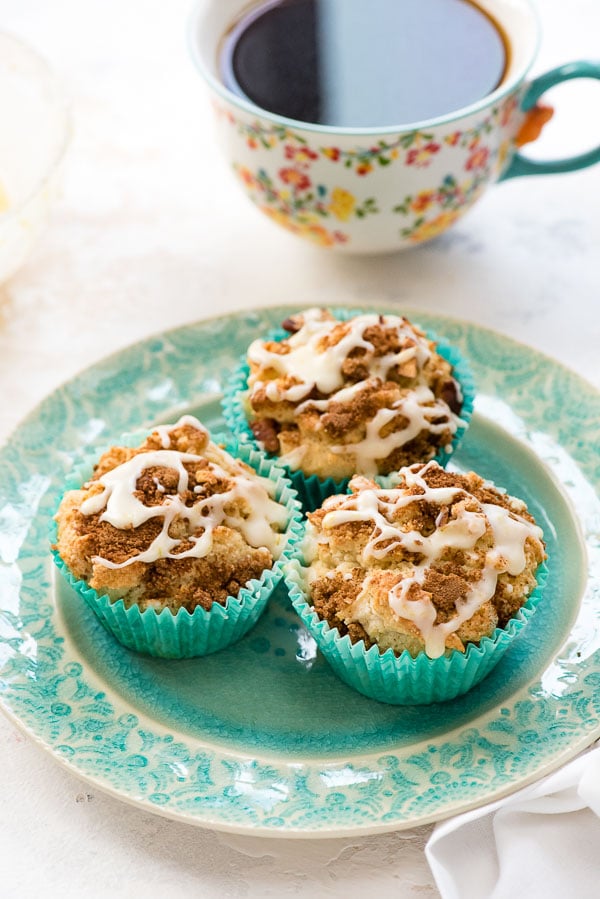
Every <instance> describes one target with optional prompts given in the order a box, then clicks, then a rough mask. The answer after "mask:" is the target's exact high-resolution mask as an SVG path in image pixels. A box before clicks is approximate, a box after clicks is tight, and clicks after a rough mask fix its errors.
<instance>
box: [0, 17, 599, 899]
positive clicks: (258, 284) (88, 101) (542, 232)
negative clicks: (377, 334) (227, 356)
mask: <svg viewBox="0 0 600 899" xmlns="http://www.w3.org/2000/svg"><path fill="white" fill-rule="evenodd" d="M187 12H188V2H187V0H169V2H164V0H161V2H158V0H86V2H85V3H81V2H80V0H54V2H53V3H52V4H42V3H40V2H39V0H0V27H2V28H4V29H6V30H10V31H12V32H14V33H16V34H18V35H19V36H21V37H23V38H25V39H27V40H28V41H29V42H30V43H32V44H33V45H34V46H36V47H37V48H38V49H39V50H40V51H41V52H42V53H43V54H44V55H45V56H46V57H47V58H48V59H49V61H50V62H51V63H52V64H53V65H54V67H55V68H56V69H57V70H58V71H59V73H60V75H61V76H62V78H63V80H64V83H65V86H66V89H67V91H68V93H69V94H70V96H71V97H72V100H73V114H74V120H75V136H74V140H73V144H72V148H71V152H70V154H69V158H68V162H67V167H66V176H65V189H64V194H63V196H62V198H61V200H60V201H59V203H58V205H57V207H56V211H55V214H54V217H53V220H52V223H51V227H50V228H49V230H48V231H47V233H46V234H45V236H44V238H43V239H42V241H41V242H40V243H39V244H38V246H37V247H36V249H35V251H34V254H33V255H32V257H31V258H30V260H29V262H28V264H27V265H26V267H25V268H24V269H23V270H22V271H21V272H20V273H19V274H18V275H17V276H16V277H14V278H13V279H12V280H11V281H10V282H9V283H8V284H6V285H5V286H4V287H0V391H1V394H2V397H3V402H2V404H1V405H0V437H2V438H5V437H6V436H7V435H8V434H9V432H10V431H11V429H12V428H13V427H14V426H15V425H16V424H17V422H18V420H19V419H20V418H22V417H23V416H24V415H25V413H27V411H28V410H29V409H30V408H31V407H32V406H33V405H34V404H35V403H37V402H38V401H39V400H40V399H41V398H42V397H43V396H44V394H46V393H47V392H48V391H49V390H51V389H53V388H54V387H55V386H56V385H58V384H59V383H60V382H61V381H63V380H64V379H65V378H68V377H70V376H71V375H73V374H75V373H76V372H77V371H78V370H79V369H81V368H82V367H84V366H86V365H88V364H90V363H92V362H94V361H95V360H97V359H99V358H101V357H102V356H104V355H105V354H107V353H109V352H111V351H113V350H115V349H118V348H120V347H123V346H125V345H126V344H128V343H130V342H131V341H134V340H137V339H139V338H142V337H144V336H146V335H148V334H150V333H152V332H154V331H159V330H162V329H164V328H168V327H172V326H176V325H179V324H182V323H185V322H186V321H192V320H195V319H198V318H202V317H204V316H207V315H213V314H215V313H219V312H228V311H231V310H235V309H240V308H243V307H250V306H256V305H267V304H275V303H280V302H291V303H293V302H296V301H297V302H298V303H300V302H306V301H310V302H315V303H324V304H325V303H328V302H350V301H365V300H366V301H377V300H381V301H382V302H383V301H385V302H386V303H390V302H392V303H394V302H397V303H398V304H399V305H405V306H409V307H411V308H416V309H420V308H421V309H429V310H434V311H439V312H443V313H446V314H448V315H454V316H457V317H462V318H469V319H473V320H475V321H477V322H479V323H481V324H484V325H487V326H490V327H492V328H496V329H498V330H500V331H503V332H505V333H507V334H509V335H511V336H513V337H516V338H518V339H520V340H522V341H524V342H526V343H529V344H532V345H533V346H535V347H537V348H539V349H541V350H543V351H545V352H546V353H548V354H550V355H552V356H554V357H556V358H558V359H559V360H561V361H562V362H564V363H565V364H567V365H569V366H571V367H572V368H575V369H576V370H577V371H579V372H580V373H581V374H583V375H584V376H586V377H587V378H588V379H589V380H591V381H592V382H593V383H595V384H596V385H598V386H600V361H599V357H598V346H599V345H600V314H599V310H598V292H599V291H598V287H599V281H600V261H599V257H598V247H599V246H600V217H599V216H598V200H599V197H600V166H598V167H597V168H596V169H594V170H590V171H587V172H581V173H576V174H572V175H565V176H560V177H546V178H538V179H529V180H525V179H520V180H518V181H514V182H511V183H508V184H506V185H503V186H501V187H497V188H496V189H494V190H493V191H492V192H491V193H490V194H489V195H488V196H486V197H485V198H484V200H483V201H482V203H481V204H480V205H479V207H478V208H477V209H476V210H475V211H474V212H473V213H472V214H470V215H469V216H468V217H467V218H466V219H465V220H464V222H463V223H461V224H460V225H459V226H458V227H457V228H456V229H455V230H454V231H453V232H452V233H451V234H449V235H447V236H446V237H444V238H442V239H440V240H439V241H438V242H437V243H435V244H432V245H430V246H428V247H425V248H423V249H420V250H418V251H417V250H415V251H412V252H410V253H409V254H404V255H397V256H395V257H386V258H379V259H351V258H348V257H345V258H342V257H335V256H333V255H327V254H326V253H325V252H324V251H320V250H316V249H312V248H311V247H309V246H307V245H306V246H305V245H303V244H302V243H301V242H299V241H297V240H295V239H294V238H292V237H289V236H288V235H286V234H285V233H284V232H281V231H279V230H277V229H275V227H274V226H273V225H272V224H271V223H270V222H268V221H267V220H266V219H263V218H261V217H260V216H259V215H258V214H257V213H256V212H255V211H254V210H253V209H252V208H251V206H250V205H249V204H247V203H246V201H244V200H243V199H242V197H241V196H240V195H239V194H238V188H237V186H236V185H235V184H234V183H233V181H232V180H231V179H230V177H229V174H228V173H227V171H226V169H225V166H224V164H223V163H222V162H221V160H220V159H219V156H218V152H217V150H216V148H215V146H214V143H213V140H212V137H213V135H212V122H211V119H210V114H209V113H210V110H209V105H208V102H207V98H206V96H205V94H204V92H203V89H202V85H201V83H200V79H199V77H198V76H197V75H196V73H195V72H194V70H193V68H192V66H191V63H190V62H189V61H188V58H187V53H186V47H185V38H184V28H185V19H186V15H187ZM541 17H542V21H543V25H544V31H545V38H544V45H543V50H542V53H541V55H540V58H539V60H538V63H537V65H536V72H539V71H542V70H543V69H545V68H549V67H551V66H553V65H557V64H559V63H561V62H565V61H567V60H570V59H574V58H579V57H593V56H594V54H595V53H597V34H598V29H599V28H600V7H598V4H597V3H596V0H572V2H571V3H570V4H568V5H567V4H564V3H562V2H561V0H544V3H543V6H542V10H541ZM599 91H600V86H598V85H586V84H581V83H578V84H577V85H574V86H572V85H569V86H566V87H563V88H560V89H559V90H557V91H556V94H555V97H554V100H555V103H556V105H557V107H558V112H557V115H556V117H555V122H554V123H552V125H551V126H550V127H549V128H548V129H547V132H546V135H545V137H544V139H543V142H542V143H541V145H540V146H539V149H538V148H536V153H538V155H542V154H543V155H559V154H560V153H562V152H564V151H571V152H572V151H576V150H579V149H584V148H588V147H589V146H590V145H592V144H593V143H594V137H595V138H596V140H598V139H600V133H599V129H598V118H597V113H595V112H594V106H595V108H596V109H597V104H598V92H599ZM567 107H568V108H567ZM586 117H587V118H588V119H589V121H587V122H586V121H585V119H586ZM0 758H1V762H0V794H1V796H2V816H1V817H0V859H1V874H0V897H2V899H4V897H12V896H17V895H19V896H21V897H28V896H32V897H33V896H39V895H42V892H43V893H44V895H46V896H48V895H49V896H61V897H65V899H66V897H71V896H73V897H74V896H86V897H87V896H105V895H109V894H111V895H115V896H132V897H134V896H138V895H142V894H143V895H144V896H146V897H149V899H151V897H154V896H168V897H169V899H171V897H179V896H182V897H183V896H202V897H207V899H213V897H215V899H216V897H226V896H227V897H238V896H239V897H246V896H248V897H254V896H256V897H258V896H266V897H281V896H287V895H290V896H292V895H294V896H319V897H325V896H332V897H333V896H336V897H337V896H344V897H345V899H353V897H358V896H362V895H364V893H365V892H366V891H367V890H368V891H371V892H375V891H376V892H377V894H378V896H379V897H380V899H387V897H392V896H393V897H399V896H402V897H417V896H436V895H437V890H436V888H435V886H434V883H433V880H432V877H431V874H430V873H429V870H428V868H427V865H426V862H425V859H424V856H423V851H422V850H423V846H424V844H425V842H426V839H427V837H428V835H429V832H430V828H420V829H418V830H413V831H408V832H404V833H399V834H390V835H387V836H378V837H372V838H365V839H352V840H344V841H342V840H335V841H321V842H318V841H308V842H298V843H294V842H292V841H283V842H281V841H261V840H257V839H248V838H242V837H230V836H223V835H219V834H215V833H212V832H208V831H203V830H199V829H196V828H191V827H186V826H184V825H181V824H178V823H174V822H170V821H167V820H164V819H161V818H159V817H156V816H153V815H149V814H144V813H142V812H139V811H138V810H136V809H133V808H130V807H128V806H125V805H122V804H120V803H118V802H117V801H115V800H113V799H111V798H109V797H107V796H105V795H103V794H101V793H99V792H97V791H95V790H90V789H88V788H86V785H85V784H84V783H82V782H80V781H78V780H76V779H75V778H74V777H72V776H71V775H70V774H68V773H66V772H65V771H63V770H62V769H61V768H59V766H58V765H57V764H56V762H55V761H53V760H52V759H51V758H50V757H46V756H45V755H44V754H43V753H42V752H41V751H40V750H39V749H37V748H36V747H35V746H33V745H32V744H31V743H30V742H29V741H28V740H27V739H26V738H24V737H23V736H21V735H20V734H19V733H18V732H17V731H16V730H15V728H14V727H13V726H12V725H11V724H9V723H8V722H7V721H5V720H4V719H1V720H0ZM551 895H552V893H551V887H550V886H549V890H548V896H549V897H550V896H551Z"/></svg>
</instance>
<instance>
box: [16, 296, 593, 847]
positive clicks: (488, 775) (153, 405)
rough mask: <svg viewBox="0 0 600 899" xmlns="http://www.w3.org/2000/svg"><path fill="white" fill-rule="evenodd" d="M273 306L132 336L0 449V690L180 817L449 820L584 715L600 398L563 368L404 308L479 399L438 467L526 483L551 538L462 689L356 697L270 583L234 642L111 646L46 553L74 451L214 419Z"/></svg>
mask: <svg viewBox="0 0 600 899" xmlns="http://www.w3.org/2000/svg"><path fill="white" fill-rule="evenodd" d="M380 311H385V310H380ZM390 311H397V310H394V309H392V310H390ZM289 312H290V309H289V307H279V308H274V309H273V308H272V309H267V310H260V311H257V312H252V313H240V314H236V315H233V316H228V317H224V318H219V319H213V320H211V321H205V322H200V323H197V324H193V325H189V326H188V327H185V328H180V329H178V330H176V331H172V332H167V333H164V334H162V335H158V336H156V337H153V338H150V339H148V340H146V341H144V342H142V343H141V344H138V345H136V346H133V347H130V348H129V349H127V350H124V351H123V352H121V353H118V354H117V355H115V356H112V357H110V358H109V359H107V360H105V361H103V362H101V363H99V364H97V365H95V366H93V367H92V368H90V369H87V370H86V371H84V372H82V373H81V374H80V375H79V376H78V377H77V378H75V379H74V380H73V381H71V382H69V383H68V384H66V385H64V386H63V387H62V388H61V389H60V390H58V391H56V392H55V393H53V394H52V395H51V396H50V397H48V398H47V399H46V400H45V401H44V402H43V403H42V404H41V405H40V406H39V407H38V408H37V409H36V410H34V412H33V413H32V414H31V415H30V416H29V418H28V419H27V420H26V421H25V422H24V423H23V424H22V425H21V426H20V427H19V428H18V430H17V431H16V432H15V434H14V435H13V436H12V438H11V439H10V441H9V442H8V444H7V445H6V446H5V447H4V448H3V450H2V451H1V457H2V467H1V469H0V472H1V473H0V691H1V692H0V702H1V704H2V706H3V707H4V709H5V711H6V712H7V713H8V714H9V715H11V717H13V719H14V720H16V721H17V722H18V723H19V724H20V725H21V726H22V727H23V728H24V729H25V730H26V731H27V732H28V733H29V734H30V735H31V736H32V737H33V738H34V739H36V741H38V742H39V743H40V744H41V745H43V746H44V747H45V748H46V749H48V750H49V751H50V752H51V753H52V754H53V755H54V756H55V758H57V760H59V761H62V762H64V763H66V764H67V765H68V766H69V767H70V768H71V769H72V770H73V771H74V772H75V773H77V774H79V775H80V776H83V777H85V778H86V779H88V780H90V781H92V782H94V783H95V784H96V785H97V786H99V787H101V788H104V789H106V790H108V791H110V792H112V793H113V794H115V795H117V796H118V797H119V798H122V799H124V800H126V801H129V802H133V803H137V804H139V805H141V806H143V807H144V808H146V809H151V810H154V811H159V812H161V813H163V814H166V815H169V816H173V817H178V818H180V819H182V820H186V821H189V822H191V823H197V824H201V825H204V826H211V827H216V828H220V829H230V830H236V831H240V832H252V833H255V834H256V833H259V834H269V835H283V836H311V835H315V834H321V835H324V836H339V835H341V834H350V833H359V832H360V833H369V832H376V831H384V830H392V829H396V828H399V827H407V826H412V825H415V824H418V823H425V822H426V821H429V820H433V819H438V818H442V817H446V816H448V815H450V814H453V813H456V812H458V811H460V810H463V809H465V808H468V807H471V806H474V805H478V804H482V803H484V802H487V801H489V800H491V799H493V798H496V797H498V796H501V795H503V794H505V793H507V792H510V791H512V790H514V789H516V788H517V787H519V786H521V785H523V784H525V783H526V782H528V781H530V780H532V779H534V778H536V777H538V776H541V775H542V774H543V773H545V772H547V771H548V770H551V769H552V768H554V767H557V766H558V765H559V764H561V762H563V761H565V760H566V759H567V758H568V757H570V756H571V755H573V754H574V753H575V752H577V751H578V750H579V749H581V748H583V747H584V746H585V745H587V744H588V743H590V742H591V741H592V740H593V739H594V738H595V737H596V736H597V735H598V734H599V733H600V720H599V718H600V715H599V713H600V690H599V689H598V687H599V686H600V654H599V648H600V623H599V610H600V546H599V539H598V534H599V533H600V499H599V496H598V492H599V491H598V487H599V484H600V457H599V455H598V450H597V447H598V445H599V438H600V395H599V394H598V393H597V392H596V391H595V390H594V389H593V388H592V387H591V386H590V385H588V384H586V383H585V382H583V381H582V380H581V379H579V378H578V377H577V376H576V375H575V374H574V373H572V372H569V371H568V370H566V369H564V368H562V367H561V366H559V365H558V364H557V363H555V362H553V361H552V360H551V359H548V358H547V357H544V356H542V355H541V354H539V353H537V352H535V351H533V350H531V349H529V348H527V347H525V346H522V345H520V344H517V343H515V342H513V341H511V340H509V339H507V338H505V337H502V336H501V335H498V334H495V333H493V332H490V331H486V330H484V329H481V328H479V327H477V326H475V325H472V324H468V323H463V322H457V321H455V320H451V319H446V318H444V317H441V316H433V315H426V314H423V313H420V312H419V313H414V314H413V315H412V317H413V318H414V319H415V320H417V321H420V322H421V323H422V324H423V325H424V326H425V327H429V328H432V329H433V330H436V331H437V332H438V333H440V334H442V335H443V336H444V337H446V338H447V339H448V340H450V341H452V342H454V343H456V344H457V345H458V347H459V349H461V351H462V352H463V353H464V354H465V355H466V356H467V357H468V358H469V360H470V361H471V364H472V367H473V369H474V373H475V376H476V380H477V385H478V388H479V396H478V400H477V404H476V412H477V414H476V416H475V418H474V421H473V425H472V429H471V431H470V432H469V434H468V435H467V437H466V438H465V441H464V443H463V446H462V448H461V450H460V451H459V453H458V454H457V457H456V460H455V463H454V464H456V465H457V466H458V467H459V468H469V467H473V468H476V469H477V470H479V471H480V472H481V473H482V474H484V475H487V476H488V477H491V478H493V479H494V480H495V481H496V482H497V483H499V484H502V485H504V486H505V487H507V488H508V489H509V490H511V491H514V492H515V493H518V494H520V495H522V496H523V498H524V499H526V500H527V502H528V503H529V504H530V505H531V507H532V509H533V511H534V513H535V514H536V517H538V518H539V520H540V523H541V524H542V526H543V527H544V530H545V532H546V537H547V540H548V546H549V551H550V560H549V562H550V572H551V574H550V579H549V586H548V591H547V596H546V597H545V602H544V608H543V609H542V608H540V610H539V612H538V614H537V615H536V618H535V619H534V621H533V622H532V626H531V628H528V629H527V630H526V632H525V633H524V634H523V639H522V640H520V641H518V642H517V644H516V645H515V647H514V651H513V650H511V652H510V653H509V655H507V657H506V659H505V660H503V662H502V663H501V664H500V666H499V668H498V669H497V670H496V671H495V672H494V673H493V674H492V675H491V676H490V677H488V678H487V679H486V680H485V681H484V682H483V683H482V684H481V685H480V687H478V688H477V689H476V690H473V691H471V693H469V694H467V696H466V697H463V698H462V699H460V700H456V701H454V702H452V703H446V704H440V705H435V706H431V707H428V708H427V709H421V710H418V711H417V710H415V709H404V710H403V709H396V708H393V707H388V706H384V705H382V704H380V703H374V702H371V701H369V700H367V699H365V698H363V697H360V696H358V694H356V693H354V692H353V691H351V690H349V689H348V688H346V687H345V686H344V685H343V684H341V683H340V682H339V681H337V680H336V679H335V677H334V676H333V674H332V673H331V672H330V670H329V669H328V667H327V665H326V664H325V663H324V662H323V660H322V659H320V658H319V657H315V650H314V645H313V644H312V642H311V640H310V638H308V637H307V635H306V634H304V633H303V631H302V628H301V627H300V628H299V627H298V624H297V623H296V619H295V618H294V615H293V612H292V611H291V610H290V609H289V607H288V605H287V601H286V595H285V592H284V591H283V590H280V591H279V592H278V594H277V596H276V597H275V599H274V601H273V602H272V603H271V606H270V608H269V610H268V612H267V615H266V616H265V618H264V619H262V620H261V621H260V622H259V624H258V626H257V627H256V628H255V629H254V630H253V631H252V632H251V633H250V634H249V635H248V637H246V638H245V640H244V641H242V643H241V644H238V647H232V648H231V649H229V650H227V651H225V652H223V653H219V654H217V655H215V656H214V657H209V658H207V659H201V660H195V661H193V662H183V663H174V662H156V661H151V660H147V659H145V658H142V657H140V656H137V655H135V654H133V653H129V652H128V651H127V650H124V649H123V648H122V647H120V646H118V645H117V644H115V643H114V641H113V640H112V638H110V637H109V636H108V635H107V634H105V633H104V631H102V629H101V628H100V626H99V625H98V624H97V622H96V621H95V619H94V618H93V616H91V613H88V612H87V610H86V609H85V608H83V609H82V607H81V605H80V604H78V603H76V602H75V600H74V596H73V594H72V593H71V591H70V590H69V589H68V588H67V587H66V586H64V585H63V584H62V582H60V580H56V581H55V578H54V575H53V572H52V566H51V563H50V559H49V555H48V552H47V527H48V519H49V516H50V515H51V514H52V510H53V509H54V507H55V506H56V503H57V500H58V497H59V495H60V492H61V487H62V481H63V478H64V474H65V472H66V471H67V470H68V468H69V467H70V465H71V463H72V460H73V459H79V458H81V457H82V455H83V453H84V452H86V451H89V449H90V448H93V447H95V446H99V445H105V444H106V443H107V442H110V441H112V440H114V439H116V438H117V437H118V435H119V434H120V433H121V432H123V431H128V430H132V429H135V428H138V427H143V426H146V425H148V424H151V423H153V422H156V421H161V420H162V421H165V420H168V419H169V418H172V417H173V415H175V414H177V413H178V412H179V411H182V410H186V411H187V410H190V409H191V410H195V411H199V412H200V413H201V414H202V416H203V418H204V419H205V420H206V421H207V423H208V424H209V425H211V426H212V425H216V424H217V423H219V424H220V417H219V412H218V395H219V393H220V391H221V385H222V382H223V379H224V378H226V377H227V374H228V372H229V371H230V370H231V369H232V367H233V365H234V363H235V361H236V359H237V357H238V356H239V354H241V353H242V352H243V350H244V349H245V347H246V346H247V345H248V343H249V342H250V341H251V340H252V339H253V338H254V337H255V336H256V335H257V334H259V333H262V332H264V331H265V330H268V329H270V328H271V327H272V326H273V325H274V324H277V323H278V322H279V321H281V319H283V318H285V317H286V316H287V315H288V314H289Z"/></svg>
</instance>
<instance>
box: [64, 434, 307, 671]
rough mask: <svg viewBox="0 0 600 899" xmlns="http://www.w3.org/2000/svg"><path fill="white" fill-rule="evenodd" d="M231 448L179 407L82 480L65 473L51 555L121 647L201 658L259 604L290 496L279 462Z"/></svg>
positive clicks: (292, 506) (273, 571) (288, 523)
mask: <svg viewBox="0 0 600 899" xmlns="http://www.w3.org/2000/svg"><path fill="white" fill-rule="evenodd" d="M232 449H233V450H235V449H237V448H235V447H232ZM240 455H241V456H242V457H243V459H245V461H242V459H239V458H234V456H233V455H231V454H230V453H229V452H227V451H226V450H225V449H224V448H223V447H222V446H219V445H217V444H216V443H214V442H213V441H212V440H211V439H210V436H209V433H208V431H207V430H206V428H205V427H204V426H203V425H202V424H201V423H200V422H199V421H198V420H197V419H195V418H193V417H192V416H184V417H183V418H181V419H180V420H179V421H178V422H177V423H176V424H174V425H171V426H166V425H165V426H159V427H157V428H155V429H154V431H153V432H152V433H151V434H150V435H149V436H148V437H146V439H144V440H143V441H142V442H141V443H140V444H139V445H137V446H122V445H121V446H113V447H111V448H110V449H109V450H107V451H106V452H105V453H103V454H102V455H101V456H100V458H99V459H98V461H97V463H96V464H95V466H94V468H93V472H91V475H90V476H89V478H87V479H86V478H85V477H82V474H81V472H77V473H74V475H73V477H72V479H71V483H70V484H69V485H68V486H75V483H73V482H77V481H78V483H76V487H75V489H68V490H67V492H66V493H65V495H64V496H63V498H62V501H61V503H60V506H59V508H58V511H57V514H56V516H55V518H56V523H57V533H56V543H55V546H54V548H53V549H54V554H55V559H56V561H57V564H58V565H59V567H60V568H61V569H62V571H63V573H65V575H66V576H67V578H68V580H69V581H70V582H71V583H72V585H73V586H75V588H76V589H77V591H78V592H79V593H80V595H81V596H83V598H84V599H85V600H86V601H87V602H88V604H89V605H90V606H91V607H92V609H93V610H94V611H95V612H96V613H97V614H98V616H99V617H100V620H101V621H102V623H103V624H104V625H105V626H106V627H107V628H108V629H109V630H111V631H112V632H113V633H114V634H115V636H117V638H118V639H119V640H121V642H123V643H125V645H127V646H130V647H131V648H134V649H138V650H139V651H142V652H148V653H150V654H153V655H163V656H171V657H173V656H174V657H182V656H190V655H203V654H205V653H206V652H213V651H215V650H216V649H220V648H222V646H224V645H228V644H229V643H231V642H233V641H234V640H237V639H239V638H240V637H241V636H243V634H244V633H245V632H246V631H247V630H249V628H250V627H251V626H252V625H253V624H254V623H255V622H256V620H257V619H258V617H259V615H260V614H261V612H262V611H263V610H264V607H265V605H266V602H267V600H268V597H269V595H270V593H271V592H272V589H273V587H274V586H275V584H276V583H277V581H278V580H279V579H280V577H281V562H282V561H283V559H284V558H285V557H287V556H288V555H289V554H290V552H291V548H292V546H293V543H294V541H295V538H296V535H297V532H298V530H299V513H298V503H297V501H296V500H295V493H294V491H293V490H292V489H291V488H290V486H289V482H288V481H287V479H286V478H285V477H284V475H283V472H281V470H279V469H277V468H276V467H275V466H273V465H272V464H271V463H268V462H266V461H265V460H263V459H262V458H260V457H258V458H256V454H254V455H253V453H252V451H251V450H250V449H249V448H248V447H242V448H241V449H240ZM246 462H250V463H254V464H257V465H258V466H259V472H258V473H257V471H255V470H254V468H252V467H251V465H248V464H246ZM82 480H83V484H82V483H81V482H82Z"/></svg>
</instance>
